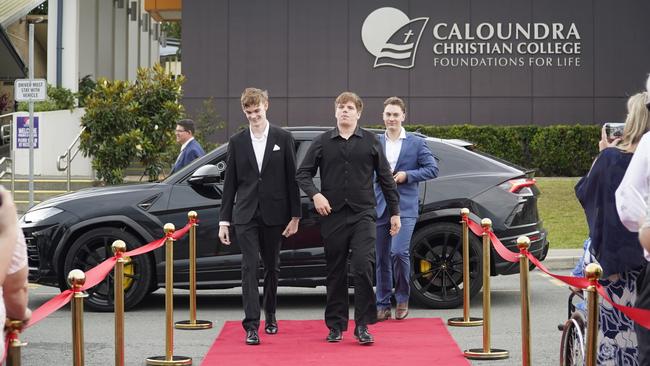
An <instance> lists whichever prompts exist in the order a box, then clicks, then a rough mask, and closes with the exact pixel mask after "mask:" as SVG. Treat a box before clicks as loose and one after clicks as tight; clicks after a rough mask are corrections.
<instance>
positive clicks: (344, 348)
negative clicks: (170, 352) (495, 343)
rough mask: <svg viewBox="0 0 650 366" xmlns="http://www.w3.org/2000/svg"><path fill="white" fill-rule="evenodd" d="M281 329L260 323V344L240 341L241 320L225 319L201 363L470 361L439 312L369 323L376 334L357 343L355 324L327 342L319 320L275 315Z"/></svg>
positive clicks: (389, 365)
mask: <svg viewBox="0 0 650 366" xmlns="http://www.w3.org/2000/svg"><path fill="white" fill-rule="evenodd" d="M278 327H279V328H280V332H279V333H278V334H275V335H268V334H266V333H264V324H263V323H262V325H261V326H260V339H261V341H262V343H261V344H260V345H258V346H247V345H246V344H244V336H245V333H244V330H243V329H242V326H241V322H238V321H228V322H226V324H225V325H224V327H223V329H222V330H221V333H220V334H219V336H218V337H217V339H216V340H215V341H214V343H213V344H212V347H211V348H210V350H209V351H208V354H207V355H206V356H205V359H204V360H203V363H202V365H204V366H213V365H214V366H217V365H219V366H221V365H227V366H238V365H242V366H243V365H246V366H250V365H260V366H265V365H268V366H276V365H282V366H286V365H327V366H344V365H354V366H365V365H372V366H382V365H386V366H395V365H441V366H442V365H449V366H452V365H469V364H470V363H469V362H468V361H467V360H466V359H465V357H463V354H462V352H461V351H460V349H459V348H458V345H456V342H455V341H454V340H453V338H451V335H450V334H449V332H448V331H447V328H446V327H445V326H444V325H443V323H442V321H441V320H440V318H433V319H417V318H413V319H410V318H409V319H406V320H402V321H397V320H389V321H384V322H381V323H377V324H375V325H371V326H370V327H369V329H370V332H371V333H372V335H373V336H374V337H375V343H374V344H373V345H371V346H361V345H359V344H358V343H357V341H356V339H354V336H353V335H352V332H353V329H354V328H353V324H352V322H351V323H350V326H349V328H348V331H347V332H344V333H343V341H341V342H339V343H327V342H326V341H325V337H326V336H327V332H328V330H327V327H326V326H325V323H324V322H323V321H322V320H279V321H278Z"/></svg>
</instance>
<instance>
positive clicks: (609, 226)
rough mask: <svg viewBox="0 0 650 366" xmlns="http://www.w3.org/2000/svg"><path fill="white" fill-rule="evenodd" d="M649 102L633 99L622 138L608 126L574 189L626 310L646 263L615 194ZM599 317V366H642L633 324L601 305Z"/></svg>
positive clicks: (613, 294)
mask: <svg viewBox="0 0 650 366" xmlns="http://www.w3.org/2000/svg"><path fill="white" fill-rule="evenodd" d="M647 99H648V97H647V93H638V94H635V95H633V96H632V97H630V98H629V99H628V102H627V111H628V114H627V117H626V120H625V128H624V129H623V136H622V137H621V138H614V139H613V140H611V141H608V136H607V134H606V132H605V128H604V127H603V129H602V139H601V141H600V143H599V147H600V148H601V150H602V151H601V152H600V154H599V155H598V157H597V158H596V160H595V161H594V163H593V165H592V167H591V170H590V171H589V173H588V174H587V175H586V176H584V177H582V178H581V179H580V181H578V183H577V184H576V187H575V192H576V196H577V198H578V200H579V201H580V204H581V205H582V207H583V209H584V212H585V216H586V218H587V224H588V225H589V237H590V238H591V243H590V245H589V251H590V252H591V254H593V256H594V258H595V259H596V261H598V263H599V264H600V265H601V267H602V268H603V279H602V280H601V283H602V284H603V286H604V288H605V290H606V291H607V294H608V295H609V297H610V298H612V299H613V300H614V301H616V302H617V303H618V304H620V305H625V306H633V305H634V302H635V299H636V281H637V277H638V275H639V272H640V271H641V269H642V267H643V264H644V260H643V252H642V250H641V246H640V245H639V239H638V236H637V235H636V234H635V233H633V232H630V231H629V230H628V229H627V228H626V227H625V226H623V224H622V223H621V220H620V219H619V216H618V213H617V210H616V204H615V191H616V189H617V188H618V186H619V184H620V183H621V181H622V179H623V176H624V175H625V172H626V170H627V168H628V165H629V164H630V161H631V159H632V156H633V155H634V152H635V151H636V148H637V144H638V143H639V141H640V140H641V137H642V136H643V135H644V134H645V133H646V132H648V131H650V118H649V113H648V109H647V107H646V102H647ZM599 316H600V319H599V329H598V333H599V334H598V339H599V346H598V355H597V363H598V364H599V365H600V364H614V365H638V361H637V353H638V348H637V339H636V334H635V332H634V323H633V322H632V320H631V319H629V318H628V317H627V316H625V315H624V314H623V313H621V312H619V311H618V310H616V309H615V308H613V307H611V306H601V308H600V314H599Z"/></svg>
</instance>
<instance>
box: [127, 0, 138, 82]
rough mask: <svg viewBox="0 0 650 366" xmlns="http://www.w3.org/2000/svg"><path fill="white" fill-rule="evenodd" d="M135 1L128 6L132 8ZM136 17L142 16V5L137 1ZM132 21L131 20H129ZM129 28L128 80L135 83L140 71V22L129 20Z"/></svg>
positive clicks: (129, 2) (130, 0)
mask: <svg viewBox="0 0 650 366" xmlns="http://www.w3.org/2000/svg"><path fill="white" fill-rule="evenodd" d="M132 1H134V0H129V1H128V4H129V6H130V4H131V2H132ZM135 3H136V10H135V11H136V13H137V14H136V15H137V17H136V18H138V17H139V16H140V5H139V2H138V1H136V2H135ZM129 19H130V18H129ZM128 23H129V26H128V28H129V29H128V33H129V36H128V38H129V42H128V44H127V49H128V70H127V72H128V75H127V77H128V79H129V80H131V81H134V80H135V78H136V71H137V69H138V54H139V52H140V51H139V50H138V39H139V38H138V37H140V33H139V32H140V25H139V24H140V21H139V20H138V19H136V20H133V21H132V20H129V21H128Z"/></svg>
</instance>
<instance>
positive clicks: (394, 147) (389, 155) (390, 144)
mask: <svg viewBox="0 0 650 366" xmlns="http://www.w3.org/2000/svg"><path fill="white" fill-rule="evenodd" d="M385 135H386V159H388V164H390V169H391V171H392V172H393V173H394V172H395V167H396V166H397V160H398V159H399V153H400V151H402V141H403V140H404V139H405V138H406V130H405V129H404V127H402V130H401V131H400V133H399V137H398V138H397V140H395V141H393V140H391V139H390V138H389V137H388V131H386V133H385Z"/></svg>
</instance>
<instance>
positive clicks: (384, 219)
mask: <svg viewBox="0 0 650 366" xmlns="http://www.w3.org/2000/svg"><path fill="white" fill-rule="evenodd" d="M405 117H406V106H405V104H404V101H402V99H400V98H398V97H390V98H388V99H386V101H385V102H384V113H383V118H384V124H385V125H386V133H385V134H382V135H380V136H379V140H380V142H381V144H382V147H383V148H384V152H385V153H386V158H387V159H388V163H389V164H390V167H391V170H392V171H393V179H395V183H397V191H398V192H399V197H400V199H399V208H400V218H401V222H402V229H401V230H400V231H399V233H398V234H397V235H395V236H391V235H390V222H389V221H388V213H387V210H386V200H385V199H384V195H383V194H382V191H381V189H380V188H379V186H378V185H377V184H375V198H376V200H377V243H376V255H377V264H376V271H377V291H376V292H377V320H379V321H382V320H386V319H390V317H391V310H390V300H391V296H392V289H393V281H394V283H395V300H396V303H397V307H396V310H395V319H398V320H401V319H404V318H406V316H407V315H408V302H409V294H410V285H409V282H410V281H409V277H410V257H409V250H410V242H411V235H412V234H413V229H414V228H415V222H416V221H417V218H418V205H419V203H418V196H419V189H418V183H419V182H422V181H425V180H428V179H432V178H435V177H436V176H437V175H438V166H437V164H436V160H435V159H434V157H433V154H432V153H431V150H429V147H428V146H427V144H426V142H425V141H424V139H422V138H420V137H418V136H416V135H413V134H411V133H406V131H405V130H404V128H403V127H402V122H404V119H405Z"/></svg>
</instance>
